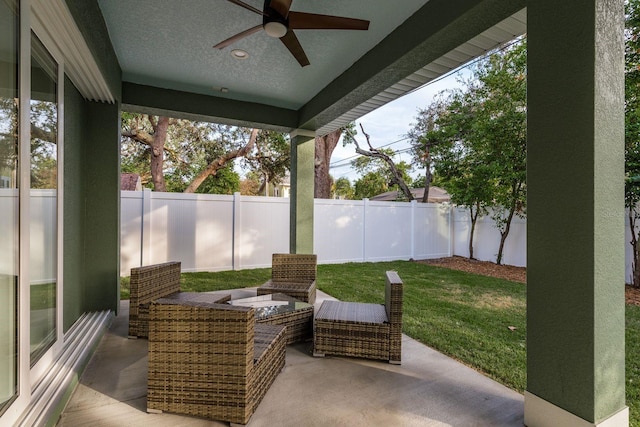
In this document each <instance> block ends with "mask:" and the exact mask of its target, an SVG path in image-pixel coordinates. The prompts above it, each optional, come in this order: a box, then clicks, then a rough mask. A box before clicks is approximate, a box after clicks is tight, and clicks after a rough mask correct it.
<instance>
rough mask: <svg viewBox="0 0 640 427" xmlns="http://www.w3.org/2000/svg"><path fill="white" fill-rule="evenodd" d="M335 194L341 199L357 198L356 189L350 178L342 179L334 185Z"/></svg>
mask: <svg viewBox="0 0 640 427" xmlns="http://www.w3.org/2000/svg"><path fill="white" fill-rule="evenodd" d="M333 194H334V195H335V196H338V197H339V198H341V199H346V200H352V199H353V198H354V196H355V189H354V188H353V186H352V185H351V181H349V179H348V178H345V177H341V178H338V179H337V180H335V181H334V183H333Z"/></svg>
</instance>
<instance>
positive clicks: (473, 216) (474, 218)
mask: <svg viewBox="0 0 640 427" xmlns="http://www.w3.org/2000/svg"><path fill="white" fill-rule="evenodd" d="M469 214H470V215H471V232H470V233H469V259H475V258H474V257H473V235H474V234H475V231H476V223H477V222H478V215H479V214H480V204H479V203H477V204H476V211H475V214H474V212H473V205H471V206H469Z"/></svg>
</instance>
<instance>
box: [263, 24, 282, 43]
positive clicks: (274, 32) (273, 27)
mask: <svg viewBox="0 0 640 427" xmlns="http://www.w3.org/2000/svg"><path fill="white" fill-rule="evenodd" d="M264 31H265V33H267V35H268V36H269V37H274V38H277V39H279V38H280V37H282V36H284V35H285V34H287V31H288V29H287V26H286V25H284V24H283V23H282V22H278V21H269V22H267V23H266V24H264Z"/></svg>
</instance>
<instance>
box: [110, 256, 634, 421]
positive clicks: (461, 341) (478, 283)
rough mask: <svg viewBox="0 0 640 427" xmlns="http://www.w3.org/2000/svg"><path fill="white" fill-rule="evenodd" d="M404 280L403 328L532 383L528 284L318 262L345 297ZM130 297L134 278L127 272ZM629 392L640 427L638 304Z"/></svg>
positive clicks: (206, 285) (328, 285) (326, 281)
mask: <svg viewBox="0 0 640 427" xmlns="http://www.w3.org/2000/svg"><path fill="white" fill-rule="evenodd" d="M387 270H395V271H397V272H398V274H399V275H400V277H401V278H402V280H403V282H404V283H405V288H404V313H403V332H404V333H405V334H407V335H409V336H410V337H412V338H414V339H416V340H418V341H420V342H422V343H424V344H426V345H428V346H430V347H432V348H435V349H437V350H438V351H440V352H441V353H444V354H447V355H449V356H450V357H453V358H454V359H457V360H459V361H461V362H462V363H464V364H466V365H468V366H471V367H473V368H475V369H477V370H479V371H481V372H483V373H485V374H486V375H487V376H489V377H491V378H493V379H495V380H496V381H498V382H500V383H502V384H504V385H506V386H507V387H510V388H512V389H514V390H517V391H519V392H523V391H524V389H525V387H526V346H525V339H526V287H525V285H523V284H521V283H515V282H510V281H507V280H502V279H495V278H491V277H485V276H478V275H475V274H470V273H465V272H461V271H455V270H450V269H446V268H440V267H435V266H430V265H425V264H419V263H413V262H407V261H394V262H381V263H351V264H333V265H319V266H318V288H319V289H321V290H322V291H324V292H326V293H328V294H330V295H332V296H334V297H336V298H338V299H340V300H345V301H359V302H377V303H383V302H384V273H385V271H387ZM270 274H271V270H270V269H268V268H267V269H255V270H240V271H224V272H217V273H183V274H182V282H181V289H182V290H183V291H215V290H223V289H235V288H243V287H249V286H258V285H260V284H262V283H264V282H265V281H266V280H268V279H269V277H270ZM122 285H123V287H122V296H123V299H125V296H126V297H127V298H128V278H123V279H122ZM626 322H627V323H626V326H627V328H626V374H627V382H626V394H627V405H628V406H629V408H630V425H631V426H637V427H640V357H638V355H639V354H640V307H636V306H627V311H626Z"/></svg>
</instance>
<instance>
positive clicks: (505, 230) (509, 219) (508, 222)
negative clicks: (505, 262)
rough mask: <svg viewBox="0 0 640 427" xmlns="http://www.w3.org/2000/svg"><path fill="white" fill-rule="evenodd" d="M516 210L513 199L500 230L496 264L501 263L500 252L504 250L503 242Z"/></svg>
mask: <svg viewBox="0 0 640 427" xmlns="http://www.w3.org/2000/svg"><path fill="white" fill-rule="evenodd" d="M515 211H516V203H515V201H514V203H513V205H512V206H511V207H510V208H509V215H508V216H507V220H506V223H505V226H504V231H500V247H499V248H498V256H497V257H496V264H498V265H501V264H502V252H503V251H504V242H505V241H506V240H507V236H508V235H509V230H511V220H512V219H513V215H514V213H515Z"/></svg>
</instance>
